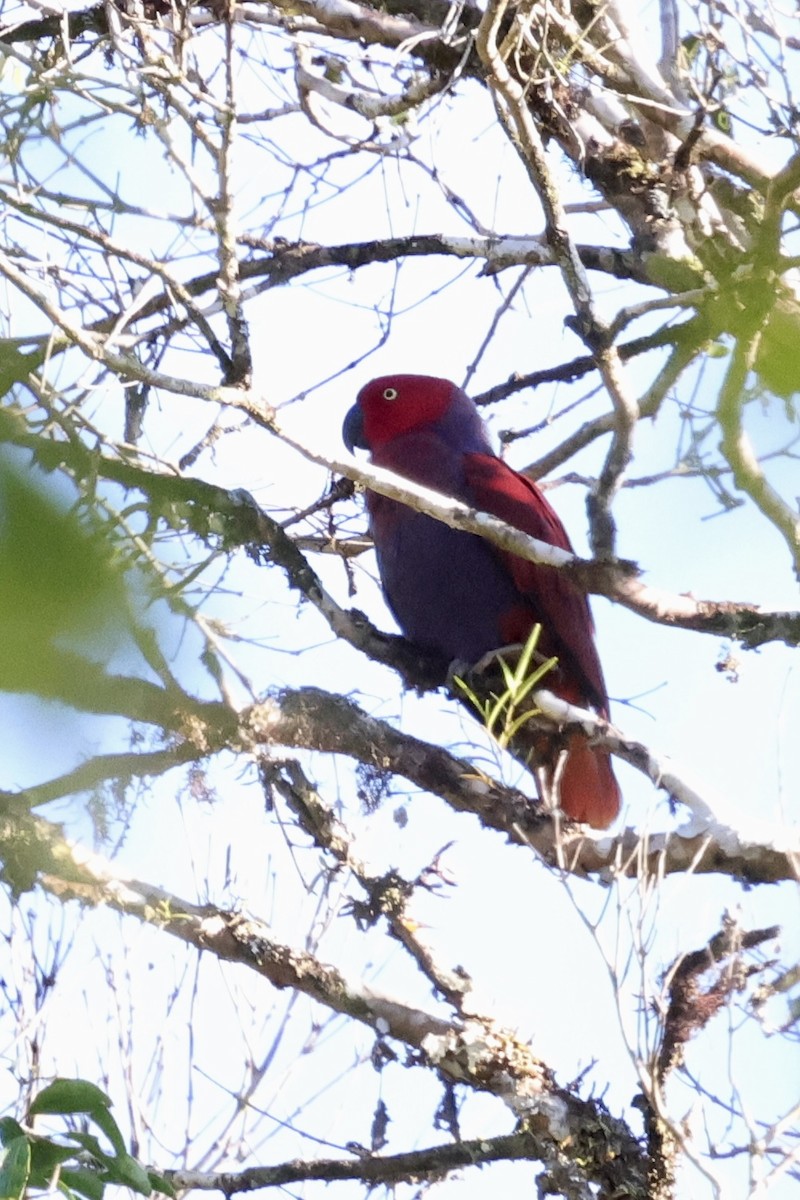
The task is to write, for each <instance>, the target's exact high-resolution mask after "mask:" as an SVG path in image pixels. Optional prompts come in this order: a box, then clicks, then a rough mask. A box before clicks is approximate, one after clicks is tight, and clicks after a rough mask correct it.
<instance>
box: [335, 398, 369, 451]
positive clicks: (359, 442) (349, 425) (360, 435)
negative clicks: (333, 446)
mask: <svg viewBox="0 0 800 1200" xmlns="http://www.w3.org/2000/svg"><path fill="white" fill-rule="evenodd" d="M342 440H343V442H344V444H345V446H347V449H348V450H349V451H350V453H351V454H352V453H353V452H354V450H355V449H356V447H358V449H359V450H369V445H368V444H367V439H366V437H365V435H364V414H363V412H362V411H361V406H360V405H359V404H354V405H353V407H352V408H351V409H350V411H349V412H348V414H347V416H346V417H345V419H344V424H343V425H342Z"/></svg>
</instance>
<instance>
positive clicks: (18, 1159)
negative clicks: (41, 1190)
mask: <svg viewBox="0 0 800 1200" xmlns="http://www.w3.org/2000/svg"><path fill="white" fill-rule="evenodd" d="M30 1171H31V1147H30V1143H29V1141H28V1139H27V1138H26V1137H25V1136H24V1135H23V1136H22V1137H16V1138H12V1140H11V1141H10V1142H9V1143H8V1145H7V1146H6V1148H5V1150H4V1151H3V1157H2V1161H0V1200H22V1197H23V1196H24V1195H25V1189H26V1187H27V1186H28V1176H29V1175H30Z"/></svg>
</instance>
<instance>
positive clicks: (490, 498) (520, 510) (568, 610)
mask: <svg viewBox="0 0 800 1200" xmlns="http://www.w3.org/2000/svg"><path fill="white" fill-rule="evenodd" d="M465 474H466V479H467V483H468V485H469V488H470V491H471V492H472V494H473V497H474V503H475V505H476V506H477V507H478V508H481V509H483V510H485V511H486V512H489V513H492V514H493V515H494V516H496V517H500V519H501V520H503V521H506V522H507V523H508V524H509V525H513V526H514V528H515V529H521V530H522V532H523V533H529V534H530V535H531V536H532V537H535V538H539V539H540V540H541V541H543V542H549V543H550V545H551V546H560V547H561V549H562V550H570V551H571V550H572V546H571V544H570V540H569V537H568V536H567V531H566V530H565V528H564V526H563V525H562V524H561V521H560V520H559V518H558V516H557V514H556V513H555V511H554V510H553V509H552V508H551V506H550V505H549V504H548V502H547V500H545V498H544V496H543V495H542V493H541V492H540V491H539V489H538V487H537V486H536V484H535V483H533V482H532V481H531V480H530V479H526V478H525V476H524V475H520V474H519V473H518V472H517V471H514V470H512V468H511V467H509V466H507V465H506V463H504V462H503V461H502V459H499V458H495V457H494V456H493V455H488V454H467V455H466V456H465ZM494 549H497V548H496V547H494ZM497 553H498V554H499V555H500V557H501V559H502V560H503V562H504V563H505V565H506V566H507V568H508V570H509V571H510V573H511V576H512V578H513V580H514V583H515V584H516V586H517V587H518V588H519V590H520V592H521V593H522V595H523V596H524V597H525V598H526V600H527V601H528V602H529V603H530V605H531V608H532V609H533V611H534V614H535V617H536V620H538V621H540V622H541V624H542V640H543V643H544V644H543V647H542V648H543V650H544V651H545V652H546V653H548V654H550V653H552V654H557V655H558V656H559V659H560V665H561V670H562V674H563V675H564V676H565V681H568V682H570V683H572V684H573V688H574V687H577V689H578V690H579V692H580V693H581V694H580V695H567V696H565V699H571V700H572V701H573V702H574V703H584V704H586V703H589V704H591V705H593V706H594V707H596V708H598V709H599V710H600V712H601V713H602V715H604V716H606V715H607V712H608V697H607V695H606V687H605V682H604V680H603V670H602V667H601V666H600V660H599V658H598V656H597V650H596V648H595V644H594V624H593V622H592V615H591V612H590V611H589V604H588V601H587V599H586V596H585V595H584V594H583V593H582V592H580V591H578V589H577V588H575V587H574V586H573V585H572V584H571V583H570V582H569V580H568V579H567V578H566V577H565V576H564V575H563V574H562V573H561V572H559V571H557V570H555V569H554V568H553V567H543V566H539V565H537V564H536V563H532V562H528V561H527V560H526V559H524V558H519V557H518V556H517V555H516V554H509V553H508V552H507V551H505V550H497ZM573 688H569V689H568V690H569V691H570V692H571V691H572V690H573Z"/></svg>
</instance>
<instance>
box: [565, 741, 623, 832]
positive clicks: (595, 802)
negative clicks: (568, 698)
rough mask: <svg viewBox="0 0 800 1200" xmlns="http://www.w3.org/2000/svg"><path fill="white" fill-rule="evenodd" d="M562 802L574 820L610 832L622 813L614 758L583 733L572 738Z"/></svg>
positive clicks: (568, 750)
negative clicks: (594, 745)
mask: <svg viewBox="0 0 800 1200" xmlns="http://www.w3.org/2000/svg"><path fill="white" fill-rule="evenodd" d="M559 802H560V804H561V808H562V809H563V810H564V812H565V813H566V815H567V816H568V817H571V818H572V820H573V821H582V822H584V823H585V824H587V825H591V826H593V827H594V828H595V829H608V827H609V825H610V824H611V823H612V821H613V820H614V819H615V818H616V816H617V814H618V813H619V808H620V794H619V786H618V785H617V781H616V779H615V778H614V772H613V771H612V769H611V759H610V758H609V756H608V754H607V753H606V752H605V751H604V750H601V749H599V748H596V747H592V746H590V745H589V742H588V740H587V739H586V738H585V737H584V736H583V734H581V733H573V734H571V735H570V737H569V739H568V743H567V759H566V762H565V763H564V769H563V771H562V772H561V777H560V795H559Z"/></svg>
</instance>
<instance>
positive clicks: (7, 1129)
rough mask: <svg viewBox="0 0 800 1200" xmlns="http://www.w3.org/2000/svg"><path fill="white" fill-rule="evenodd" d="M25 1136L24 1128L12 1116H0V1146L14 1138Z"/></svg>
mask: <svg viewBox="0 0 800 1200" xmlns="http://www.w3.org/2000/svg"><path fill="white" fill-rule="evenodd" d="M19 1137H25V1130H24V1129H23V1128H22V1126H21V1125H20V1123H19V1121H15V1120H14V1118H13V1117H0V1146H7V1145H8V1144H9V1142H13V1140H14V1138H19Z"/></svg>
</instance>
